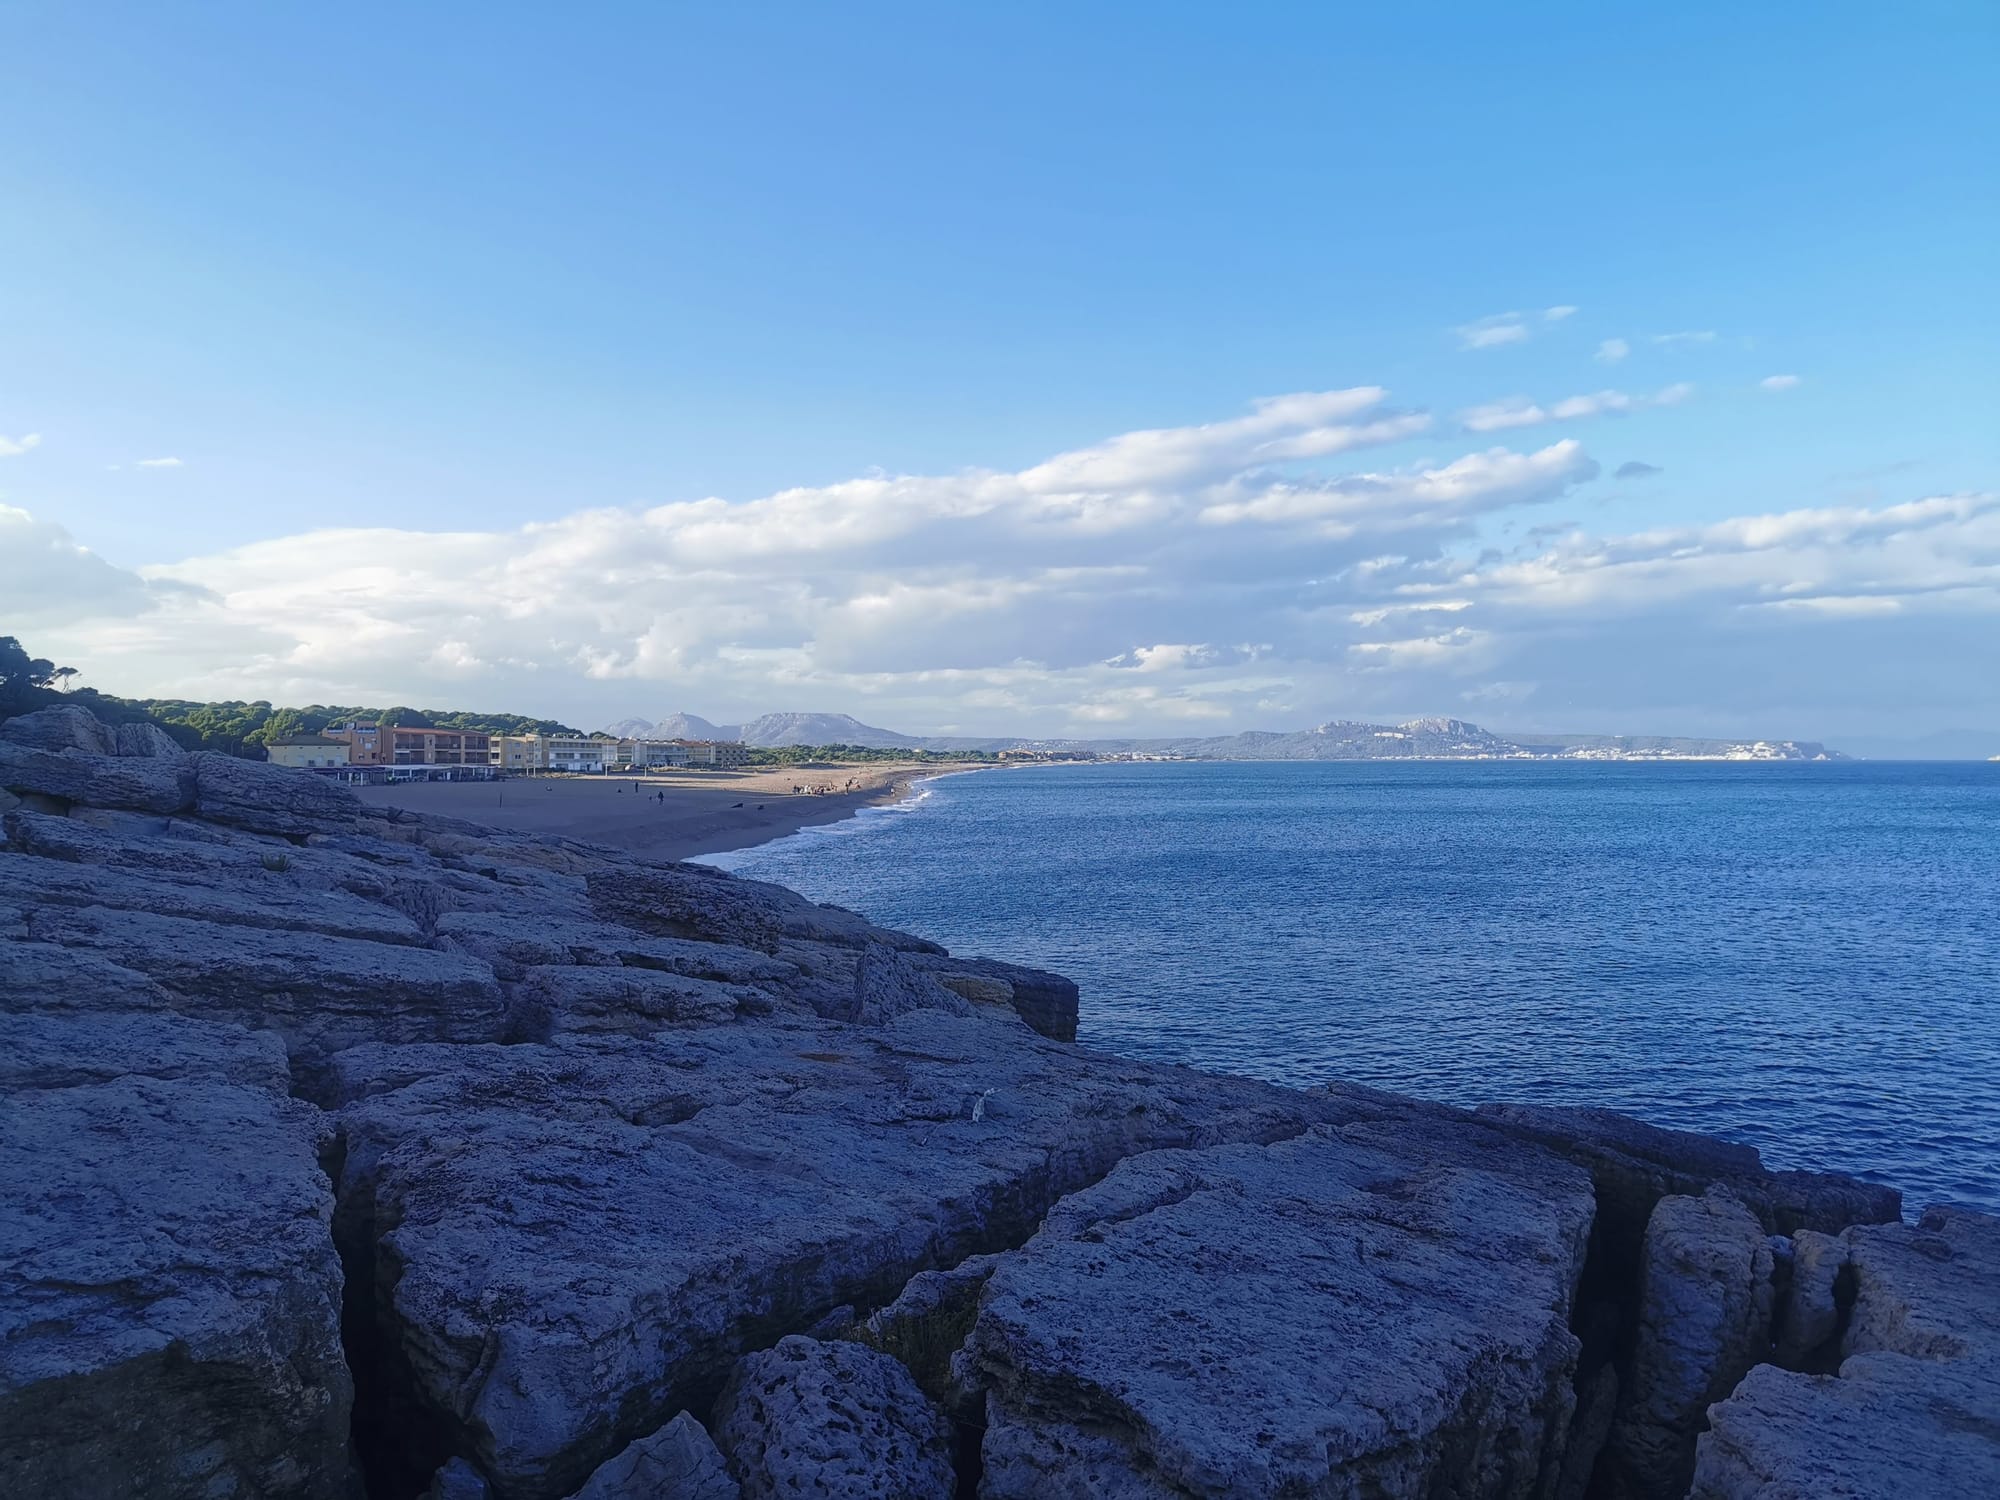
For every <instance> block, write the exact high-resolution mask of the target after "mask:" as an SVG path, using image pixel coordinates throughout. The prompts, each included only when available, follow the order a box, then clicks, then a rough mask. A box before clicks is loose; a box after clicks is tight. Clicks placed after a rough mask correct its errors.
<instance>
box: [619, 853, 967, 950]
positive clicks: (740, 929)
mask: <svg viewBox="0 0 2000 1500" xmlns="http://www.w3.org/2000/svg"><path fill="white" fill-rule="evenodd" d="M588 880H589V885H590V899H591V903H592V905H593V907H594V908H595V909H596V911H597V912H598V914H599V915H600V916H602V917H605V918H607V919H608V920H611V921H616V922H623V923H625V924H627V925H629V926H632V927H636V928H638V929H639V930H640V931H642V932H652V933H658V934H659V935H660V936H662V937H684V938H695V939H697V940H700V941H703V942H715V943H731V944H734V945H736V946H738V947H743V948H761V949H763V950H764V951H766V952H770V951H772V950H774V949H775V948H776V947H777V946H778V944H780V943H782V942H787V941H794V942H811V943H831V944H833V945H835V946H837V947H848V948H862V947H866V946H868V945H869V944H871V943H883V944H887V945H888V946H890V947H893V948H897V949H900V950H902V951H905V952H912V953H937V954H942V953H943V952H944V950H943V949H942V948H940V947H938V945H937V944H936V943H931V942H926V941H925V940H924V939H922V938H918V937H912V936H911V935H910V934H908V933H906V932H892V931H890V930H888V929H886V928H882V927H876V926H874V925H873V924H872V923H870V922H869V921H868V920H867V919H866V918H865V917H861V916H857V915H856V914H855V913H853V912H851V911H844V910H842V909H841V908H839V907H837V906H815V905H814V904H813V903H812V902H810V901H808V900H806V899H805V898H804V897H803V896H801V895H799V894H798V893H797V892H795V891H788V890H786V889H785V888H784V887H783V886H778V885H767V884H765V883H764V882H763V881H760V880H738V879H735V878H733V877H731V876H727V875H724V874H723V873H722V872H721V871H719V870H711V869H709V868H708V867H707V866H705V865H639V864H634V865H631V866H630V867H627V868H622V869H610V870H602V871H593V872H591V873H590V875H589V876H588Z"/></svg>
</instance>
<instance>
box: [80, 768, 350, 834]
mask: <svg viewBox="0 0 2000 1500" xmlns="http://www.w3.org/2000/svg"><path fill="white" fill-rule="evenodd" d="M188 764H189V765H190V766H191V767H192V768H193V771H194V813H195V816H196V817H199V818H206V819H209V820H211V821H213V822H216V823H226V824H228V825H230V826H231V827H234V828H247V829H249V830H250V831H251V832H253V833H269V834H275V835H277V836H278V837H280V838H304V837H305V836H306V835H308V834H314V833H349V832H352V831H354V829H355V828H356V827H357V825H358V821H359V818H360V814H361V799H360V798H359V797H357V796H355V795H354V793H353V792H351V791H349V790H348V789H347V788H346V787H344V786H341V785H339V784H338V783H336V782H332V781H329V780H327V779H326V778H325V777H323V776H316V775H314V774H313V773H312V772H311V771H294V770H291V769H289V768H287V767H285V766H274V765H271V764H269V763H267V762H264V761H255V760H242V759H239V758H238V757H236V756H234V755H222V754H219V753H217V752H215V751H212V750H204V751H201V752H200V753H199V754H195V755H191V756H189V757H188ZM86 800H88V799H86Z"/></svg>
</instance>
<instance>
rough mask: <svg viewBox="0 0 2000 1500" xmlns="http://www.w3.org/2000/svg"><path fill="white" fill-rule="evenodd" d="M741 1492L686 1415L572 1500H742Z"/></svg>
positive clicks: (615, 1461) (634, 1446)
mask: <svg viewBox="0 0 2000 1500" xmlns="http://www.w3.org/2000/svg"><path fill="white" fill-rule="evenodd" d="M742 1493H743V1491H742V1489H741V1488H740V1487H739V1486H738V1485H737V1483H736V1481H735V1479H734V1478H732V1477H731V1476H730V1473H729V1466H728V1465H727V1464H726V1463H724V1462H723V1458H722V1454H721V1453H720V1452H719V1451H718V1450H717V1449H716V1446H715V1442H714V1440H713V1439H711V1438H710V1437H709V1435H708V1429H706V1428H705V1427H703V1426H702V1425H701V1423H699V1422H697V1421H696V1420H695V1419H694V1418H693V1417H691V1416H690V1415H688V1413H686V1412H682V1413H681V1414H680V1415H679V1416H677V1417H675V1418H674V1419H673V1421H671V1422H669V1423H667V1425H666V1426H664V1427H662V1428H661V1429H660V1430H659V1431H658V1432H656V1433H654V1434H653V1435H652V1436H651V1437H643V1438H640V1439H639V1440H638V1441H637V1442H635V1443H631V1444H629V1445H627V1447H626V1449H625V1451H624V1452H623V1453H620V1454H619V1455H618V1456H617V1457H616V1458H611V1459H606V1460H605V1461H604V1462H603V1463H602V1464H600V1465H599V1466H598V1469H597V1472H596V1473H595V1474H592V1475H591V1476H590V1478H589V1480H587V1481H586V1482H585V1484H584V1486H583V1488H582V1489H580V1490H578V1491H577V1492H576V1493H575V1494H574V1495H572V1496H571V1497H570V1500H740V1497H741V1496H742Z"/></svg>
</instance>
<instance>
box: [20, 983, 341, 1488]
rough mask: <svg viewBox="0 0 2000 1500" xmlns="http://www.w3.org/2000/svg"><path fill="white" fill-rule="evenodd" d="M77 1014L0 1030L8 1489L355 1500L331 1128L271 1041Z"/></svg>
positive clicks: (148, 1019)
mask: <svg viewBox="0 0 2000 1500" xmlns="http://www.w3.org/2000/svg"><path fill="white" fill-rule="evenodd" d="M11 956H12V955H10V958H11ZM32 961H33V960H31V962H32ZM28 967H29V966H28V965H27V964H23V965H21V966H20V968H14V967H12V966H11V965H10V969H9V980H10V983H11V982H12V981H13V980H15V979H16V978H18V977H19V976H20V974H21V972H22V970H24V969H27V968H28ZM88 967H89V966H88V965H84V966H75V967H74V968H73V969H72V977H75V978H79V979H85V980H87V979H88V977H89V976H88V972H87V970H88ZM106 967H108V966H106ZM36 972H39V973H41V974H43V975H44V977H46V976H47V974H48V972H49V966H47V965H41V964H37V965H36ZM143 985H144V982H143V980H141V979H139V978H138V976H136V975H135V976H132V977H131V979H130V980H129V981H127V982H126V987H127V988H128V989H129V990H134V991H138V990H142V988H143ZM26 999H27V997H24V996H23V995H22V994H21V992H20V991H19V990H14V991H13V993H11V994H10V996H9V1000H10V1006H11V1007H18V1006H20V1005H22V1004H24V1003H26ZM61 999H62V997H61V996H56V997H54V1000H55V1003H53V1004H51V1005H49V1006H48V1007H46V1008H41V1009H37V1010H32V1011H25V1010H20V1009H14V1010H13V1011H12V1013H11V1014H9V1015H7V1016H6V1017H5V1018H4V1021H5V1026H6V1031H5V1033H4V1035H0V1054H4V1056H5V1057H6V1059H7V1073H8V1076H7V1078H6V1091H7V1104H6V1108H5V1110H4V1112H0V1493H4V1494H8V1495H22V1496H28V1495H35V1496H72V1495H74V1496H92V1497H113V1496H131V1497H134V1500H138V1497H146V1500H156V1497H183V1496H185V1497H196V1496H201V1497H221V1496H230V1497H242V1500H255V1497H264V1496H297V1497H326V1500H339V1497H345V1496H346V1495H347V1493H348V1488H347V1487H348V1476H349V1470H348V1457H347V1434H348V1407H349V1401H350V1395H351V1386H350V1382H349V1379H348V1372H347V1369H346V1366H345V1363H344V1361H343V1356H342V1350H341V1344H340V1326H339V1312H340V1286H341V1277H340V1267H339V1265H338V1263H337V1261H336V1259H335V1256H334V1251H333V1243H332V1239H331V1236H330V1235H329V1233H328V1224H329V1220H330V1218H331V1214H332V1206H333V1205H332V1196H331V1194H330V1192H329V1190H328V1184H327V1181H326V1177H325V1175H324V1174H323V1172H322V1171H321V1169H320V1165H319V1159H318V1153H319V1150H320V1148H321V1147H322V1146H323V1145H324V1144H325V1143H326V1140H327V1137H328V1135H329V1134H330V1132H329V1130H328V1128H327V1126H326V1124H325V1122H324V1121H323V1119H322V1118H321V1117H320V1116H319V1114H318V1112H317V1111H316V1110H314V1109H312V1108H311V1107H310V1106H308V1105H304V1104H300V1103H297V1102H295V1101H293V1100H291V1099H289V1098H286V1097H285V1096H284V1094H283V1093H282V1092H280V1088H281V1086H282V1082H283V1079H284V1060H283V1052H282V1049H281V1048H279V1047H278V1045H277V1043H276V1039H275V1038H271V1037H268V1036H263V1037H259V1036H255V1035H252V1034H251V1033H249V1032H247V1031H244V1030H242V1029H241V1028H238V1027H227V1026H219V1025H214V1024H205V1023H201V1022H195V1021H183V1020H179V1019H178V1018H172V1019H169V1016H170V1013H166V1012H162V1011H154V1012H140V1013H137V1014H133V1015H128V1016H125V1017H119V1016H117V1015H116V1014H115V1013H113V1012H111V1011H108V1010H103V1009H99V1010H91V1009H89V1008H88V1007H66V1006H64V1005H62V1004H61ZM121 1021H122V1022H125V1023H127V1024H124V1025H121V1024H119V1023H120V1022H121Z"/></svg>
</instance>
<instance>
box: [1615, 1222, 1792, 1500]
mask: <svg viewBox="0 0 2000 1500" xmlns="http://www.w3.org/2000/svg"><path fill="white" fill-rule="evenodd" d="M1771 1315H1772V1252H1771V1246H1770V1243H1769V1241H1768V1240H1767V1239H1766V1238H1765V1236H1764V1231H1763V1228H1762V1226H1761V1225H1759V1224H1758V1222H1757V1217H1756V1215H1755V1214H1753V1213H1751V1212H1750V1210H1749V1209H1747V1208H1745V1207H1744V1206H1743V1205H1742V1204H1741V1203H1740V1202H1738V1201H1737V1200H1736V1199H1735V1198H1734V1197H1733V1196H1731V1195H1730V1194H1729V1193H1728V1192H1727V1191H1725V1190H1723V1189H1719V1188H1712V1189H1710V1190H1709V1191H1708V1192H1707V1193H1706V1194H1704V1195H1703V1196H1702V1197H1700V1198H1687V1197H1680V1196H1670V1197H1666V1198H1662V1199H1661V1200H1660V1203H1659V1206H1658V1207H1657V1208H1655V1209H1654V1210H1653V1218H1652V1222H1651V1223H1650V1224H1648V1225H1647V1226H1646V1246H1645V1259H1644V1262H1643V1264H1642V1265H1641V1267H1640V1271H1639V1329H1638V1342H1637V1347H1636V1348H1635V1349H1634V1351H1633V1355H1632V1369H1631V1376H1630V1379H1629V1380H1627V1381H1626V1383H1625V1386H1624V1389H1623V1392H1622V1396H1621V1400H1620V1402H1619V1407H1618V1416H1617V1419H1616V1420H1615V1421H1614V1422H1613V1423H1612V1427H1611V1437H1610V1441H1609V1443H1608V1444H1607V1446H1606V1449H1605V1453H1604V1457H1603V1459H1602V1461H1601V1464H1600V1474H1601V1476H1603V1478H1604V1480H1605V1483H1606V1485H1607V1488H1608V1493H1609V1494H1610V1495H1612V1496H1614V1497H1616V1496H1631V1497H1634V1500H1652V1497H1658V1496H1675V1495H1681V1494H1684V1493H1685V1492H1686V1490H1687V1486H1688V1480H1689V1479H1690V1478H1691V1477H1692V1475H1693V1473H1694V1449H1695V1439H1696V1438H1697V1437H1698V1436H1699V1435H1700V1432H1701V1429H1702V1424H1703V1420H1704V1416H1705V1414H1706V1412H1707V1410H1708V1406H1709V1403H1710V1402H1712V1401H1719V1400H1721V1399H1722V1397H1724V1396H1726V1395H1728V1394H1729V1392H1730V1391H1731V1390H1732V1389H1733V1388H1734V1387H1735V1385H1736V1383H1737V1382H1738V1381H1739V1380H1741V1379H1742V1378H1743V1376H1744V1375H1745V1374H1746V1373H1748V1371H1749V1369H1750V1367H1751V1366H1752V1365H1753V1364H1755V1363H1757V1362H1758V1361H1759V1360H1760V1359H1762V1358H1763V1357H1764V1356H1765V1354H1766V1353H1768V1351H1769V1348H1770V1335H1771Z"/></svg>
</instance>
